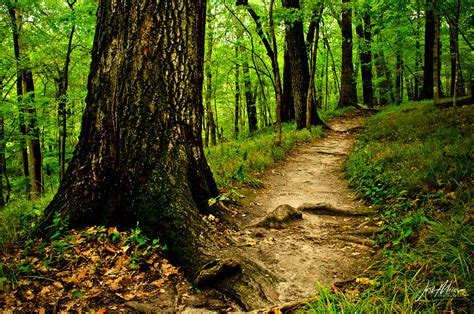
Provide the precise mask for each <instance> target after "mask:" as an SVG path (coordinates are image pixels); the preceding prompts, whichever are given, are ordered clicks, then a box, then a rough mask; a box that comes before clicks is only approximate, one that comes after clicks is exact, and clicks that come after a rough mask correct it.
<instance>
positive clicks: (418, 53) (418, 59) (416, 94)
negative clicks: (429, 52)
mask: <svg viewBox="0 0 474 314" xmlns="http://www.w3.org/2000/svg"><path fill="white" fill-rule="evenodd" d="M420 64H421V48H420V41H419V40H418V38H417V40H416V55H415V75H414V80H415V91H414V98H413V99H414V100H419V99H420V83H421V82H420V81H421V79H420Z"/></svg>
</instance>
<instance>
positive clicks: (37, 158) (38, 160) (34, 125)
mask: <svg viewBox="0 0 474 314" xmlns="http://www.w3.org/2000/svg"><path fill="white" fill-rule="evenodd" d="M23 88H24V93H23V94H24V100H25V101H26V103H27V105H28V106H27V108H28V119H29V123H28V126H27V134H28V136H29V137H30V141H29V148H30V167H31V169H30V172H31V183H32V189H31V191H32V192H33V195H34V196H35V197H37V196H40V195H41V194H43V191H44V185H43V161H42V155H41V143H40V130H39V127H38V121H37V115H36V108H35V107H34V96H35V87H34V83H33V74H32V73H31V72H30V71H26V73H25V76H24V77H23Z"/></svg>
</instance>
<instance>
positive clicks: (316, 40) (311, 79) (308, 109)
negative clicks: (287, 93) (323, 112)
mask: <svg viewBox="0 0 474 314" xmlns="http://www.w3.org/2000/svg"><path fill="white" fill-rule="evenodd" d="M323 10H324V1H321V2H320V4H319V11H318V14H317V16H316V25H315V31H314V38H312V40H311V41H313V42H314V43H313V49H312V52H311V67H310V72H309V84H308V92H307V97H306V129H308V130H311V124H312V123H311V117H312V115H313V112H312V107H315V109H316V105H315V102H314V97H313V94H314V93H315V92H314V76H315V74H316V63H317V56H318V43H319V28H320V20H321V18H322V16H323ZM316 115H317V112H316Z"/></svg>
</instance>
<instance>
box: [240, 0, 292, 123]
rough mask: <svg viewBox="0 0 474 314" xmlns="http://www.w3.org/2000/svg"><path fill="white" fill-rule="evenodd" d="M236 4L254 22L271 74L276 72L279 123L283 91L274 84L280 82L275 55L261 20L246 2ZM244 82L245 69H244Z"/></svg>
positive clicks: (242, 0)
mask: <svg viewBox="0 0 474 314" xmlns="http://www.w3.org/2000/svg"><path fill="white" fill-rule="evenodd" d="M236 4H237V5H243V6H245V7H246V9H247V12H248V13H249V14H250V16H251V17H252V19H253V20H254V22H255V26H256V28H257V30H256V31H257V34H258V36H259V37H260V40H261V41H262V44H263V46H264V47H265V50H266V52H267V56H268V57H269V58H270V60H271V62H272V70H273V74H274V75H276V73H277V72H278V78H276V77H275V82H274V89H275V99H276V100H277V103H278V101H280V104H279V106H280V108H279V110H278V112H279V117H277V120H280V121H281V102H282V101H283V99H282V94H283V91H282V89H281V82H280V83H279V84H280V86H278V84H277V83H276V81H277V80H278V81H281V80H280V72H279V67H278V62H277V61H278V59H276V58H275V57H274V54H275V53H274V49H273V48H272V46H271V45H270V42H269V41H268V39H267V36H266V35H265V33H264V31H263V27H262V23H261V21H260V19H261V18H260V16H259V15H258V14H257V13H256V12H255V11H254V10H253V9H252V7H251V6H250V5H249V4H248V0H237V1H236ZM272 23H273V21H272ZM244 81H245V67H244ZM278 99H279V100H278ZM277 107H278V104H277ZM256 117H257V115H256V113H255V120H256ZM249 119H250V118H249Z"/></svg>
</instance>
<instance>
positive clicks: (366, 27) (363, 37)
mask: <svg viewBox="0 0 474 314" xmlns="http://www.w3.org/2000/svg"><path fill="white" fill-rule="evenodd" d="M356 31H357V35H358V36H359V54H360V63H361V74H362V94H363V98H364V104H365V105H367V106H368V107H369V108H372V107H373V106H374V90H373V87H372V31H371V22H370V12H363V13H362V18H361V23H360V24H358V25H357V27H356Z"/></svg>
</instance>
